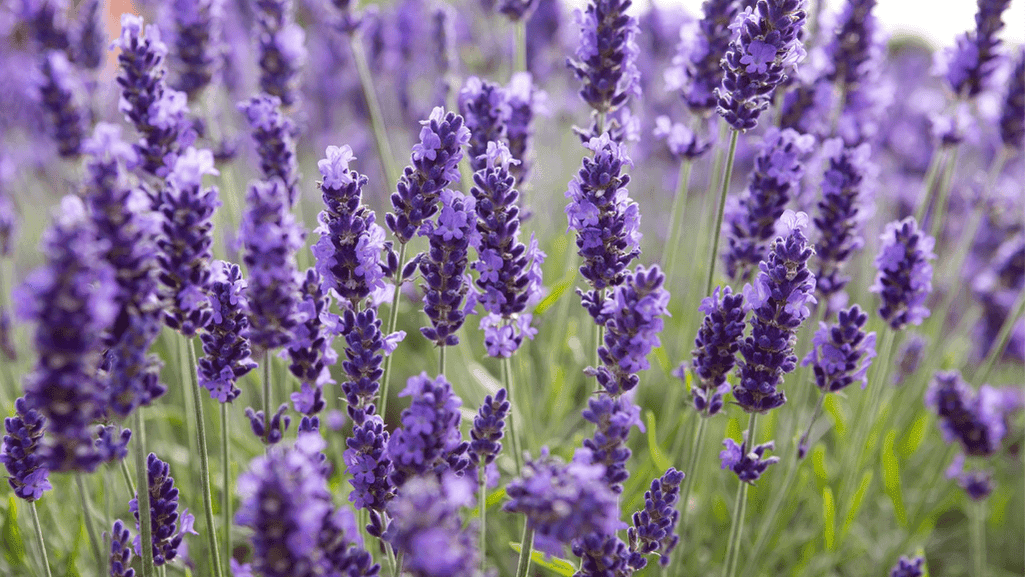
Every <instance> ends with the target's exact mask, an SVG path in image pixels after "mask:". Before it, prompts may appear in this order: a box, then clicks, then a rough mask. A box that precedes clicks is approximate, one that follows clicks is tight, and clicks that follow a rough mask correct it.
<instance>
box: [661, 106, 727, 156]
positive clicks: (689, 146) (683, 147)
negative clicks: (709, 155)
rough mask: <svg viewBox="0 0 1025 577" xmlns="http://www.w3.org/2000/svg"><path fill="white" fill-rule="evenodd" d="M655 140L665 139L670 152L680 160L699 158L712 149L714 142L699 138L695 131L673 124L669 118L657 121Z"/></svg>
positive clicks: (677, 123)
mask: <svg viewBox="0 0 1025 577" xmlns="http://www.w3.org/2000/svg"><path fill="white" fill-rule="evenodd" d="M652 134H654V135H655V138H658V139H663V138H664V139H665V141H666V146H667V147H668V148H669V152H670V153H672V155H673V156H674V157H676V158H677V159H678V160H682V159H685V158H690V159H694V158H698V157H700V156H702V155H703V154H705V153H706V152H708V150H709V149H710V148H712V142H711V141H709V140H705V139H703V138H701V137H700V136H698V135H697V134H696V133H695V132H694V131H693V130H691V129H689V128H687V127H686V126H684V125H683V124H680V123H679V122H675V123H674V122H672V121H671V120H669V117H668V116H659V117H658V118H656V119H655V130H654V132H653V133H652Z"/></svg>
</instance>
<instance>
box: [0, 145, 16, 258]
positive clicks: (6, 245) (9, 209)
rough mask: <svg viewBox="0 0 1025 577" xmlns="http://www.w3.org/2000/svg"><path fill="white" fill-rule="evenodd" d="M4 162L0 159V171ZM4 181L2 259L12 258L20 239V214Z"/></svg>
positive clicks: (0, 205)
mask: <svg viewBox="0 0 1025 577" xmlns="http://www.w3.org/2000/svg"><path fill="white" fill-rule="evenodd" d="M4 160H6V159H3V158H0V170H2V169H3V168H4V164H5V163H4ZM3 181H4V178H3V177H0V258H2V257H9V256H11V254H12V253H13V252H14V243H15V241H16V240H17V237H18V213H17V212H15V210H14V201H13V200H12V199H11V194H10V192H8V191H7V190H5V188H6V183H5V182H3Z"/></svg>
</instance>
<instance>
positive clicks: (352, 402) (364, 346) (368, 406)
mask: <svg viewBox="0 0 1025 577" xmlns="http://www.w3.org/2000/svg"><path fill="white" fill-rule="evenodd" d="M338 331H339V333H340V334H342V335H344V337H345V344H346V346H345V358H346V360H345V361H342V369H344V370H345V375H346V380H345V381H344V382H343V383H342V393H343V394H344V395H345V401H346V403H348V405H349V406H348V407H347V410H348V412H349V416H350V417H352V420H353V421H354V422H355V423H356V424H361V423H362V422H363V417H364V416H365V415H373V414H374V413H375V411H376V409H375V407H374V402H375V400H376V398H377V391H378V389H380V388H381V384H380V382H379V381H380V380H381V375H382V373H383V371H382V370H381V362H382V361H383V360H384V355H385V353H387V352H388V345H387V343H386V338H385V336H384V335H383V334H382V333H381V319H380V318H378V316H377V310H376V309H375V308H373V307H369V308H367V309H366V310H364V311H360V312H356V311H354V310H352V309H346V310H345V311H344V313H343V314H342V318H341V322H340V323H339V325H338Z"/></svg>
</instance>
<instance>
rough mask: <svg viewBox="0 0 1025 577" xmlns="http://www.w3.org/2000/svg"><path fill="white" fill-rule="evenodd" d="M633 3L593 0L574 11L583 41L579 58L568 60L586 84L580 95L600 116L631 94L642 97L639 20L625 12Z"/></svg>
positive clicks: (616, 0)
mask: <svg viewBox="0 0 1025 577" xmlns="http://www.w3.org/2000/svg"><path fill="white" fill-rule="evenodd" d="M630 4H631V2H630V0H591V1H590V2H588V4H587V8H586V9H584V10H583V11H581V10H579V9H578V10H576V11H575V12H574V14H573V19H574V22H575V23H576V24H577V26H578V28H579V30H580V43H579V44H578V45H577V49H576V58H575V59H569V60H567V63H568V64H569V67H570V68H571V69H572V70H573V73H574V74H576V77H577V79H579V80H580V81H581V83H582V84H583V86H581V87H580V97H581V98H583V99H584V102H586V103H587V104H588V105H589V106H590V107H591V108H593V109H594V111H595V113H597V114H599V115H607V114H609V113H611V112H614V111H615V110H617V109H619V108H621V107H623V106H625V105H626V103H627V101H628V100H629V99H630V97H631V96H634V97H639V96H640V91H641V87H640V70H639V69H638V68H637V54H638V52H639V50H640V49H639V48H638V47H637V41H636V37H637V34H638V33H639V28H638V26H637V19H636V18H634V17H633V16H630V15H628V14H626V10H627V9H628V8H629V7H630ZM590 136H591V137H598V136H601V134H597V133H595V134H591V135H590Z"/></svg>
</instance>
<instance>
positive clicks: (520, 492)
mask: <svg viewBox="0 0 1025 577" xmlns="http://www.w3.org/2000/svg"><path fill="white" fill-rule="evenodd" d="M603 474H604V472H603V470H602V467H600V466H597V465H590V464H586V463H581V462H577V461H576V460H574V461H573V462H570V463H568V464H563V463H562V462H561V461H559V460H558V459H555V458H552V457H549V456H548V451H547V449H543V450H542V452H541V457H540V458H539V459H537V460H536V461H528V462H526V463H524V465H523V469H522V470H521V472H520V476H519V477H517V478H515V479H513V480H512V481H510V482H509V484H508V485H507V486H506V493H507V494H508V496H509V501H507V502H506V503H505V505H503V506H502V509H503V510H505V511H508V512H510V513H522V514H523V515H525V516H526V517H527V523H528V524H529V526H530V528H531V529H533V530H534V531H535V532H536V533H537V534H538V535H543V536H545V537H549V538H551V539H554V540H556V541H559V542H560V543H563V544H569V543H571V542H573V541H574V540H576V539H579V538H580V537H583V536H584V535H587V534H589V533H599V534H602V535H611V534H614V533H615V532H616V530H618V529H619V528H620V527H621V526H622V523H621V522H620V521H619V506H618V504H617V503H616V494H615V493H613V492H612V491H611V490H610V489H609V486H608V485H607V484H606V483H605V481H604V480H603V479H602V477H603Z"/></svg>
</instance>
